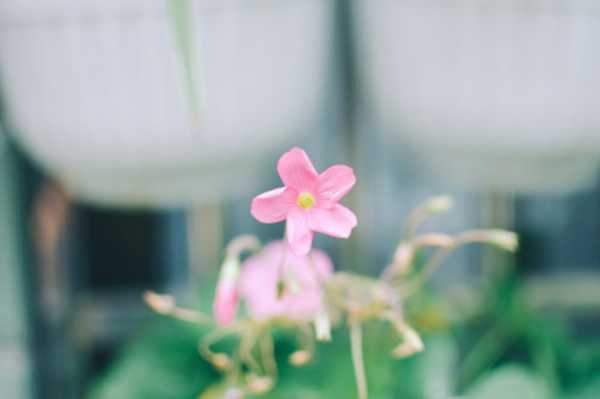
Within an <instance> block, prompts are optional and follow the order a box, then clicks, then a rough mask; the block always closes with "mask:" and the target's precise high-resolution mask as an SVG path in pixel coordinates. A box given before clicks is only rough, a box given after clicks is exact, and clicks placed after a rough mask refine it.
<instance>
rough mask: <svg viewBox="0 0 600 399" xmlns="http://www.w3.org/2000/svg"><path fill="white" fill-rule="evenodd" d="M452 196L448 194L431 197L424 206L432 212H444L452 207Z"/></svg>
mask: <svg viewBox="0 0 600 399" xmlns="http://www.w3.org/2000/svg"><path fill="white" fill-rule="evenodd" d="M452 205H453V201H452V197H450V196H448V195H440V196H437V197H432V198H430V199H429V200H428V201H427V202H425V206H424V208H425V209H426V210H427V212H430V213H442V212H446V211H447V210H449V209H450V208H452Z"/></svg>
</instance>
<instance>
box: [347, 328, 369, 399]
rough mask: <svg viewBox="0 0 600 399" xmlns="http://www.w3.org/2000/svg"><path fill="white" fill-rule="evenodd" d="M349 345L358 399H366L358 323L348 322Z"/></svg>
mask: <svg viewBox="0 0 600 399" xmlns="http://www.w3.org/2000/svg"><path fill="white" fill-rule="evenodd" d="M350 343H351V347H352V363H353V364H354V375H355V377H356V387H357V389H358V397H359V399H368V397H369V394H368V390H367V377H366V374H365V364H364V360H363V350H362V328H361V325H360V323H359V322H357V321H351V322H350Z"/></svg>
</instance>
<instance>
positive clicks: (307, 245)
mask: <svg viewBox="0 0 600 399" xmlns="http://www.w3.org/2000/svg"><path fill="white" fill-rule="evenodd" d="M277 172H278V173H279V177H280V178H281V180H282V181H283V184H284V187H280V188H276V189H274V190H271V191H268V192H266V193H263V194H261V195H259V196H257V197H255V198H254V200H253V201H252V209H251V212H252V216H254V217H255V218H256V219H257V220H258V221H259V222H262V223H277V222H282V221H284V220H287V226H286V234H287V239H288V242H289V244H290V247H291V249H292V251H293V252H294V253H295V254H297V255H306V254H307V253H308V252H309V251H310V249H311V247H312V240H313V235H314V232H318V233H323V234H327V235H330V236H333V237H338V238H348V237H349V236H350V233H351V232H352V229H353V228H354V227H355V226H356V223H357V220H356V216H355V215H354V213H353V212H352V211H351V210H350V209H348V208H346V207H345V206H343V205H341V204H339V203H338V202H339V201H340V199H341V198H342V197H343V196H344V195H346V194H347V193H348V192H349V191H350V189H352V186H354V183H355V182H356V177H355V176H354V172H353V170H352V168H350V167H348V166H345V165H333V166H331V167H330V168H329V169H327V170H326V171H325V172H323V173H321V174H318V173H317V171H316V170H315V168H314V166H313V164H312V162H311V161H310V159H309V158H308V156H307V155H306V153H305V152H304V150H302V149H300V148H292V149H291V150H290V151H288V152H286V153H285V154H283V155H282V156H281V158H280V159H279V162H278V163H277Z"/></svg>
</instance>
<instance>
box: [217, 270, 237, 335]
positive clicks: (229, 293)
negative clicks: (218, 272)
mask: <svg viewBox="0 0 600 399" xmlns="http://www.w3.org/2000/svg"><path fill="white" fill-rule="evenodd" d="M237 311H238V292H237V287H236V283H235V281H232V280H230V279H222V280H220V281H219V284H218V285H217V293H216V295H215V301H214V303H213V312H214V314H215V319H216V320H217V324H219V325H220V326H227V325H229V324H231V322H232V321H233V320H234V319H235V316H236V314H237Z"/></svg>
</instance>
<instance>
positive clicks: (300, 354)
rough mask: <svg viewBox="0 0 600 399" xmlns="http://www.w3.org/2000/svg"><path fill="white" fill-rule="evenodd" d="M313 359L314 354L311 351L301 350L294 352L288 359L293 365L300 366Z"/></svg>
mask: <svg viewBox="0 0 600 399" xmlns="http://www.w3.org/2000/svg"><path fill="white" fill-rule="evenodd" d="M311 359H312V354H311V353H310V352H309V351H307V350H299V351H296V352H294V353H292V354H291V355H290V357H289V359H288V360H289V362H290V363H291V364H292V365H293V366H296V367H300V366H304V365H305V364H306V363H308V362H310V360H311Z"/></svg>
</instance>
